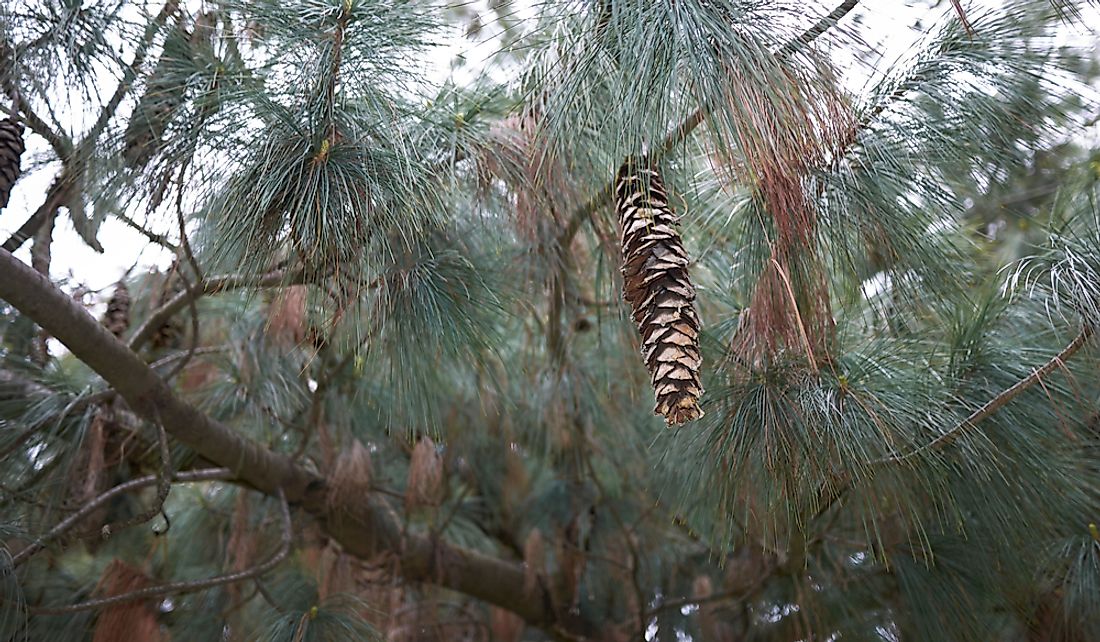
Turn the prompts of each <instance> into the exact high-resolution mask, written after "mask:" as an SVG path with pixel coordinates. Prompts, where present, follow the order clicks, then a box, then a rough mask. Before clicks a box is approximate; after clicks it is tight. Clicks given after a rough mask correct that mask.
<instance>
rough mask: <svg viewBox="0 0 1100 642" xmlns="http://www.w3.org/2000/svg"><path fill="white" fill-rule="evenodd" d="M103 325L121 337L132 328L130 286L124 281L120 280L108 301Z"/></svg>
mask: <svg viewBox="0 0 1100 642" xmlns="http://www.w3.org/2000/svg"><path fill="white" fill-rule="evenodd" d="M103 325H104V326H105V327H106V328H107V329H108V330H109V331H110V332H111V334H113V335H115V336H116V337H119V338H121V337H122V335H123V334H125V332H126V330H128V329H129V328H130V288H128V287H126V284H125V283H123V282H122V281H119V282H118V285H117V286H116V287H115V293H114V294H113V295H111V298H110V300H109V301H107V312H106V313H104V315H103Z"/></svg>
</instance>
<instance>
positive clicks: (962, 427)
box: [872, 325, 1093, 463]
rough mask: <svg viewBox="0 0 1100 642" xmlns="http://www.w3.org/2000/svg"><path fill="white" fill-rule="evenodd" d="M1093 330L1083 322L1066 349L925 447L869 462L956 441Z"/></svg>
mask: <svg viewBox="0 0 1100 642" xmlns="http://www.w3.org/2000/svg"><path fill="white" fill-rule="evenodd" d="M1092 333H1093V329H1092V326H1089V325H1086V326H1085V327H1083V328H1082V329H1081V332H1079V333H1078V334H1077V336H1076V337H1074V339H1073V341H1071V342H1070V343H1069V345H1067V346H1066V347H1065V348H1062V351H1061V352H1059V353H1058V354H1056V355H1054V356H1053V357H1051V359H1050V361H1047V362H1046V363H1045V364H1043V365H1042V366H1041V367H1040V368H1038V369H1036V370H1032V371H1031V374H1029V375H1028V376H1026V377H1024V378H1023V379H1021V380H1019V381H1017V382H1016V383H1014V384H1012V386H1010V387H1009V388H1007V389H1005V390H1004V391H1003V392H1001V394H999V395H997V396H996V397H994V398H992V399H990V400H989V401H987V402H986V403H985V404H984V405H983V406H982V407H981V408H978V409H977V410H975V411H974V412H972V413H970V416H969V417H967V418H966V419H963V420H962V421H961V422H959V424H958V425H957V426H955V427H954V428H952V429H951V430H948V431H947V432H945V433H943V434H942V435H940V436H939V437H936V438H935V439H933V440H932V441H930V442H929V443H927V444H925V445H924V446H921V447H920V448H917V449H916V450H913V451H912V452H909V453H906V454H904V455H898V454H895V455H891V456H889V457H885V458H883V459H880V460H876V461H875V462H872V463H881V462H890V463H898V462H902V461H905V460H907V459H909V458H911V457H913V456H915V455H918V454H920V453H923V452H927V451H929V450H942V449H944V448H946V447H948V446H950V445H951V444H953V443H954V442H955V440H956V439H958V438H959V435H961V434H962V433H963V432H964V431H966V430H969V429H971V428H973V427H974V426H976V425H977V424H979V423H981V422H982V421H984V420H986V419H988V418H989V417H990V416H992V415H993V414H994V413H996V412H997V411H998V410H1000V409H1001V408H1003V407H1004V406H1005V405H1007V404H1008V403H1009V402H1010V401H1012V400H1013V399H1015V398H1016V397H1018V396H1019V395H1020V394H1021V393H1023V392H1024V391H1025V390H1027V389H1028V388H1030V387H1032V386H1034V385H1035V384H1036V383H1039V382H1040V380H1041V379H1042V378H1043V377H1045V376H1047V375H1048V374H1050V373H1051V372H1053V371H1054V370H1055V369H1057V368H1060V367H1062V366H1063V364H1064V363H1065V362H1066V361H1067V360H1069V359H1070V358H1071V357H1073V355H1074V354H1076V353H1077V351H1078V350H1080V349H1081V348H1083V347H1084V345H1085V343H1087V342H1088V340H1089V337H1090V336H1092Z"/></svg>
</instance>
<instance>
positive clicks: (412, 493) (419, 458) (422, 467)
mask: <svg viewBox="0 0 1100 642" xmlns="http://www.w3.org/2000/svg"><path fill="white" fill-rule="evenodd" d="M445 490H446V489H445V488H444V486H443V458H442V457H440V456H439V453H438V452H437V451H436V449H435V442H434V441H432V440H431V438H430V437H423V438H421V439H420V441H418V442H416V446H414V447H413V451H412V457H411V458H410V460H409V476H408V483H407V484H406V487H405V504H406V506H408V507H410V508H415V507H419V506H439V504H440V503H442V502H443V493H444V491H445Z"/></svg>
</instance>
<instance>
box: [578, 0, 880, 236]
mask: <svg viewBox="0 0 1100 642" xmlns="http://www.w3.org/2000/svg"><path fill="white" fill-rule="evenodd" d="M859 2H860V0H844V2H843V3H841V4H840V5H839V6H838V7H837V8H836V9H833V10H832V11H831V12H830V13H829V14H828V15H826V16H824V17H822V18H821V19H820V20H818V21H817V22H816V23H814V25H813V26H811V27H810V28H809V29H807V30H806V31H804V32H802V33H801V34H800V35H799V36H798V37H796V38H795V39H794V40H792V41H790V42H788V43H787V44H785V45H783V47H781V48H780V49H779V51H778V52H777V54H776V55H777V56H778V57H780V58H785V57H787V56H790V55H792V54H794V53H797V52H798V51H800V50H801V49H802V48H803V47H805V46H807V45H809V44H810V43H811V42H813V41H814V40H815V39H817V38H818V36H820V35H821V34H823V33H825V32H826V31H828V30H829V29H831V28H832V27H833V26H834V25H836V23H838V22H840V19H841V18H843V17H844V16H846V15H848V14H849V13H850V12H851V11H852V10H853V9H855V8H856V5H858V4H859ZM711 108H712V107H711V105H709V104H706V103H704V104H703V105H700V106H699V107H698V108H697V109H696V110H695V111H693V112H691V114H690V115H688V116H687V118H685V119H684V120H683V121H682V122H681V123H680V124H679V125H677V126H676V127H675V128H674V129H673V130H672V131H670V132H669V133H668V134H667V135H666V136H665V137H664V139H663V140H662V141H661V144H660V145H659V146H658V147H657V148H656V149H654V150H653V151H652V152H650V154H649V159H650V160H651V161H652V162H653V163H655V164H656V163H658V162H659V161H660V160H661V159H662V158H664V157H665V156H666V155H667V154H668V153H669V152H671V151H672V150H673V149H675V148H676V147H677V146H678V145H680V144H681V143H682V142H684V141H685V140H687V137H688V136H690V135H691V133H692V132H693V131H695V129H696V128H697V127H698V126H699V125H700V124H702V122H703V121H704V120H706V117H707V115H708V114H709V113H710V110H711ZM614 195H615V182H614V180H612V181H611V182H610V183H608V184H606V185H604V187H603V189H601V190H600V191H599V192H598V193H597V194H596V195H595V196H593V197H592V198H590V199H589V200H588V201H586V202H585V203H584V204H583V205H581V206H580V207H578V208H577V209H576V210H574V211H573V213H572V214H571V215H570V216H569V222H568V223H567V224H566V226H565V229H564V230H562V233H561V235H560V236H559V237H558V239H557V245H558V247H565V246H567V245H568V244H569V242H570V241H572V240H573V237H574V236H576V234H577V232H578V231H580V228H581V225H582V224H583V223H584V222H585V221H587V220H589V219H591V218H592V215H593V214H595V213H596V211H597V210H599V209H600V208H601V207H604V206H606V205H608V204H609V203H611V198H612V197H613V196H614Z"/></svg>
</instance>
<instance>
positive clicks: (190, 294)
mask: <svg viewBox="0 0 1100 642" xmlns="http://www.w3.org/2000/svg"><path fill="white" fill-rule="evenodd" d="M310 280H311V278H310V277H309V276H307V274H306V272H304V271H301V270H298V271H291V270H286V269H279V270H274V271H272V272H268V273H267V274H262V275H259V276H252V275H246V274H226V275H222V276H214V277H210V278H208V279H204V280H203V281H202V282H201V283H199V284H198V285H196V286H195V287H194V288H193V289H184V290H183V291H182V292H180V293H179V294H177V295H175V296H174V297H172V298H171V299H169V300H168V301H167V302H165V304H164V305H162V306H160V307H159V308H157V309H156V310H155V311H153V313H152V314H150V315H149V318H147V319H146V320H145V323H143V324H141V327H139V328H138V329H137V330H135V331H134V335H133V337H131V338H130V343H129V348H130V350H132V351H134V352H137V351H138V350H140V349H141V347H142V346H144V345H145V343H146V342H147V341H149V339H151V338H152V337H153V334H155V333H156V331H157V329H158V328H160V327H161V326H162V325H164V324H165V323H166V322H167V321H168V320H169V319H171V318H172V316H173V315H175V314H176V313H177V312H179V311H180V310H182V309H183V307H184V306H186V305H188V304H189V303H190V302H191V301H193V300H195V299H198V298H201V297H203V296H206V295H207V294H214V293H216V292H228V291H230V290H239V289H241V288H249V287H255V288H265V287H282V286H288V285H301V284H303V283H308V282H310Z"/></svg>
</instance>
